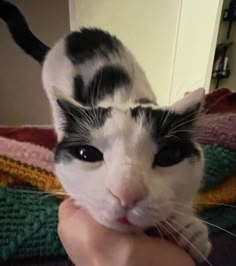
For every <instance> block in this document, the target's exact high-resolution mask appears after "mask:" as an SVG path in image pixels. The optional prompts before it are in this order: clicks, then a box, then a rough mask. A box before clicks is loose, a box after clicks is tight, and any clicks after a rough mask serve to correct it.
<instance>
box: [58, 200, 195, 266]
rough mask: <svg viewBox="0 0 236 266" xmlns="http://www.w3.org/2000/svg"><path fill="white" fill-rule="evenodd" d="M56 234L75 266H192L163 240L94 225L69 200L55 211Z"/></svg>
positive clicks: (82, 210) (186, 257)
mask: <svg viewBox="0 0 236 266" xmlns="http://www.w3.org/2000/svg"><path fill="white" fill-rule="evenodd" d="M58 234H59V237H60V239H61V242H62V244H63V246H64V248H65V250H66V252H67V254H68V256H69V257H70V259H71V260H72V262H73V263H74V264H75V265H76V266H146V265H148V266H183V265H184V266H194V265H195V264H194V262H193V260H192V259H191V257H190V256H189V255H188V254H187V253H186V252H185V251H184V250H182V249H181V248H179V247H178V246H176V245H175V244H173V243H170V242H168V241H167V240H164V239H160V238H151V237H148V236H146V235H145V234H143V233H139V234H128V233H121V232H118V231H113V230H111V229H109V228H106V227H104V226H103V225H100V224H98V223H97V222H96V221H95V220H94V219H93V218H92V217H91V216H90V215H89V214H88V212H87V211H86V210H84V209H82V208H77V207H75V206H74V205H73V202H72V201H71V200H70V199H67V200H65V201H64V202H63V203H62V204H61V206H60V208H59V224H58Z"/></svg>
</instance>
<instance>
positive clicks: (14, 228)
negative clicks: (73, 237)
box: [0, 188, 65, 261]
mask: <svg viewBox="0 0 236 266" xmlns="http://www.w3.org/2000/svg"><path fill="white" fill-rule="evenodd" d="M25 189H28V188H25ZM32 192H33V190H32ZM58 206H59V200H58V199H56V198H55V197H49V198H46V199H45V198H43V197H42V195H41V194H39V193H37V192H36V193H25V192H22V191H21V190H19V189H18V190H17V189H14V188H12V189H11V188H1V189H0V236H1V237H0V247H1V248H0V261H1V260H6V259H8V258H25V257H29V256H31V257H33V256H61V255H62V256H65V252H64V249H63V248H62V245H61V243H60V240H59V238H58V236H57V221H58V220H57V212H58Z"/></svg>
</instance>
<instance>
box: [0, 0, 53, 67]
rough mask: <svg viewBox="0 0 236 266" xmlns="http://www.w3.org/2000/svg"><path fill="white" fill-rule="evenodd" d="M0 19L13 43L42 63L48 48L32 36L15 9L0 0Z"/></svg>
mask: <svg viewBox="0 0 236 266" xmlns="http://www.w3.org/2000/svg"><path fill="white" fill-rule="evenodd" d="M0 18H1V19H3V20H4V21H5V22H6V24H7V26H8V28H9V31H10V32H11V35H12V38H13V39H14V40H15V42H16V43H17V44H18V45H19V46H20V47H21V48H22V49H23V50H24V51H25V52H26V53H27V54H29V55H31V56H32V57H33V58H34V59H36V60H37V61H38V62H39V63H42V62H43V60H44V58H45V56H46V54H47V52H48V50H49V47H48V46H46V45H45V44H43V43H42V42H41V41H40V40H39V39H37V38H36V37H35V36H34V34H33V33H32V32H31V30H30V29H29V27H28V25H27V22H26V20H25V18H24V17H23V15H22V14H21V12H20V11H19V10H18V9H17V7H15V6H14V5H12V4H11V3H9V2H6V1H4V0H0Z"/></svg>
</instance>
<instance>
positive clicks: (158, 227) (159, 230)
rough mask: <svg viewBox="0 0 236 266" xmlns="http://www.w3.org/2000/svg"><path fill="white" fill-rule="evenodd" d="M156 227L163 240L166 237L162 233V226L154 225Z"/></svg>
mask: <svg viewBox="0 0 236 266" xmlns="http://www.w3.org/2000/svg"><path fill="white" fill-rule="evenodd" d="M154 227H155V228H156V229H157V231H158V233H159V235H160V237H161V238H162V239H164V235H163V233H162V231H161V225H160V224H154Z"/></svg>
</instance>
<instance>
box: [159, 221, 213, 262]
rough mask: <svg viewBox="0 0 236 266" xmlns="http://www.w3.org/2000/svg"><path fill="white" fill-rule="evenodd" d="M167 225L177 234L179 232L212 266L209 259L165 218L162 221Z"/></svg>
mask: <svg viewBox="0 0 236 266" xmlns="http://www.w3.org/2000/svg"><path fill="white" fill-rule="evenodd" d="M164 222H165V223H166V224H167V225H168V226H169V227H171V228H172V229H173V230H174V231H175V232H176V233H177V234H179V235H180V236H181V237H182V238H183V239H184V240H185V241H186V242H187V243H188V244H189V245H190V246H191V247H192V248H193V249H194V250H195V251H196V252H197V253H198V254H199V255H200V256H201V257H202V258H203V259H204V261H206V262H207V263H208V265H210V266H213V265H212V264H211V263H210V261H209V260H208V259H207V258H206V257H205V256H204V255H203V254H202V252H201V251H200V250H199V249H198V248H197V247H196V246H195V245H193V243H191V241H190V240H189V239H188V238H187V237H185V236H184V235H183V234H181V232H180V231H179V230H178V229H176V228H175V227H174V226H173V225H172V224H171V223H169V222H168V221H167V220H165V221H164Z"/></svg>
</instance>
